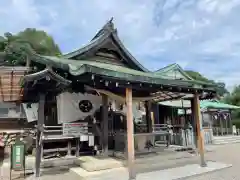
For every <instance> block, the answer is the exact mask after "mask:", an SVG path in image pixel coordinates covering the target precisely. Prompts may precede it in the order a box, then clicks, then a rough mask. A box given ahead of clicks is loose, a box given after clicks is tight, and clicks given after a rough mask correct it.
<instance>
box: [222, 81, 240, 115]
mask: <svg viewBox="0 0 240 180" xmlns="http://www.w3.org/2000/svg"><path fill="white" fill-rule="evenodd" d="M223 102H225V103H227V104H232V105H235V106H240V85H238V86H235V87H234V89H233V91H232V92H231V93H229V94H228V95H226V96H225V97H224V98H223ZM232 118H233V119H240V110H235V111H233V113H232Z"/></svg>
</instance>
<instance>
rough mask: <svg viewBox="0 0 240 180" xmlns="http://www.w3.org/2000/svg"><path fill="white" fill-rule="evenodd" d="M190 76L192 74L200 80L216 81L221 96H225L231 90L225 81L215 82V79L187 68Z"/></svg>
mask: <svg viewBox="0 0 240 180" xmlns="http://www.w3.org/2000/svg"><path fill="white" fill-rule="evenodd" d="M185 72H186V73H187V74H189V76H191V77H192V78H193V79H195V80H198V81H203V82H210V83H215V84H216V85H217V89H216V91H217V94H218V95H219V96H223V95H224V94H228V93H229V92H228V91H227V89H226V87H225V86H226V85H225V83H223V82H215V81H213V80H210V79H207V78H206V77H204V76H202V75H201V74H200V73H198V72H195V71H190V70H187V71H185Z"/></svg>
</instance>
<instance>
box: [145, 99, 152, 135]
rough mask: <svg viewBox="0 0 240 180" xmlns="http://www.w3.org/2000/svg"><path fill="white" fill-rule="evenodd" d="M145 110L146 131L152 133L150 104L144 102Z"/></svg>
mask: <svg viewBox="0 0 240 180" xmlns="http://www.w3.org/2000/svg"><path fill="white" fill-rule="evenodd" d="M145 109H146V121H147V131H148V132H149V133H151V132H152V131H153V128H152V126H153V124H152V119H151V102H150V101H146V102H145Z"/></svg>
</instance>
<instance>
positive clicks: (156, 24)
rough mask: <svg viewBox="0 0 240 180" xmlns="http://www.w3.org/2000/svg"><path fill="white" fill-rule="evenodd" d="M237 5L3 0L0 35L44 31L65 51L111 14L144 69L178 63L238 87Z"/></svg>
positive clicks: (230, 1) (179, 0)
mask: <svg viewBox="0 0 240 180" xmlns="http://www.w3.org/2000/svg"><path fill="white" fill-rule="evenodd" d="M164 2H166V3H164ZM239 5H240V0H200V1H196V0H149V1H145V0H131V1H130V0H122V1H118V0H91V1H79V0H71V1H66V0H52V1H49V0H41V1H37V0H8V1H0V20H1V21H0V26H1V30H0V33H4V32H7V31H10V32H18V31H20V30H23V29H24V28H26V27H35V28H38V29H44V30H46V31H47V32H48V33H50V34H51V35H53V36H54V38H55V39H56V41H57V43H58V44H60V46H61V48H62V50H63V51H64V52H66V51H70V50H72V49H76V48H78V47H79V46H81V45H82V44H86V43H87V42H88V41H89V40H90V39H91V38H92V37H93V36H94V34H95V33H96V31H97V30H98V29H99V28H101V26H102V25H103V24H104V23H105V22H106V21H107V20H109V19H110V18H111V17H112V16H113V17H114V23H115V26H116V27H117V28H118V33H119V36H120V38H121V39H122V41H123V42H124V44H125V45H126V46H127V47H128V48H129V50H130V51H131V52H132V54H133V55H135V56H136V58H137V59H139V60H140V61H141V63H142V64H144V65H146V66H147V68H150V69H158V68H161V66H162V65H167V64H170V63H173V62H177V63H179V64H180V65H182V66H183V67H186V68H188V69H189V68H190V69H194V70H196V71H200V72H202V73H204V75H205V76H207V77H209V78H212V79H215V80H217V79H219V80H225V81H226V83H227V84H228V85H229V86H232V85H233V84H236V83H240V79H239V80H238V78H236V77H235V75H237V74H238V73H237V72H238V70H236V69H234V67H236V66H238V65H240V62H238V60H239V58H240V53H239V52H240V46H239V43H240V36H239V32H240V25H239V23H238V17H239V15H240V11H239V10H240V6H239ZM230 60H231V61H232V62H234V63H236V64H234V65H233V63H229V62H228V61H230ZM223 67H224V68H225V70H223ZM226 69H227V71H229V72H232V73H226ZM234 72H236V73H237V74H234Z"/></svg>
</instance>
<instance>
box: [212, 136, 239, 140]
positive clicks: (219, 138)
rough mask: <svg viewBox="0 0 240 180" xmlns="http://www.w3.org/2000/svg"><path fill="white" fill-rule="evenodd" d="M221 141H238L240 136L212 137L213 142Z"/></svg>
mask: <svg viewBox="0 0 240 180" xmlns="http://www.w3.org/2000/svg"><path fill="white" fill-rule="evenodd" d="M222 139H240V136H214V138H213V140H214V141H215V140H222Z"/></svg>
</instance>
